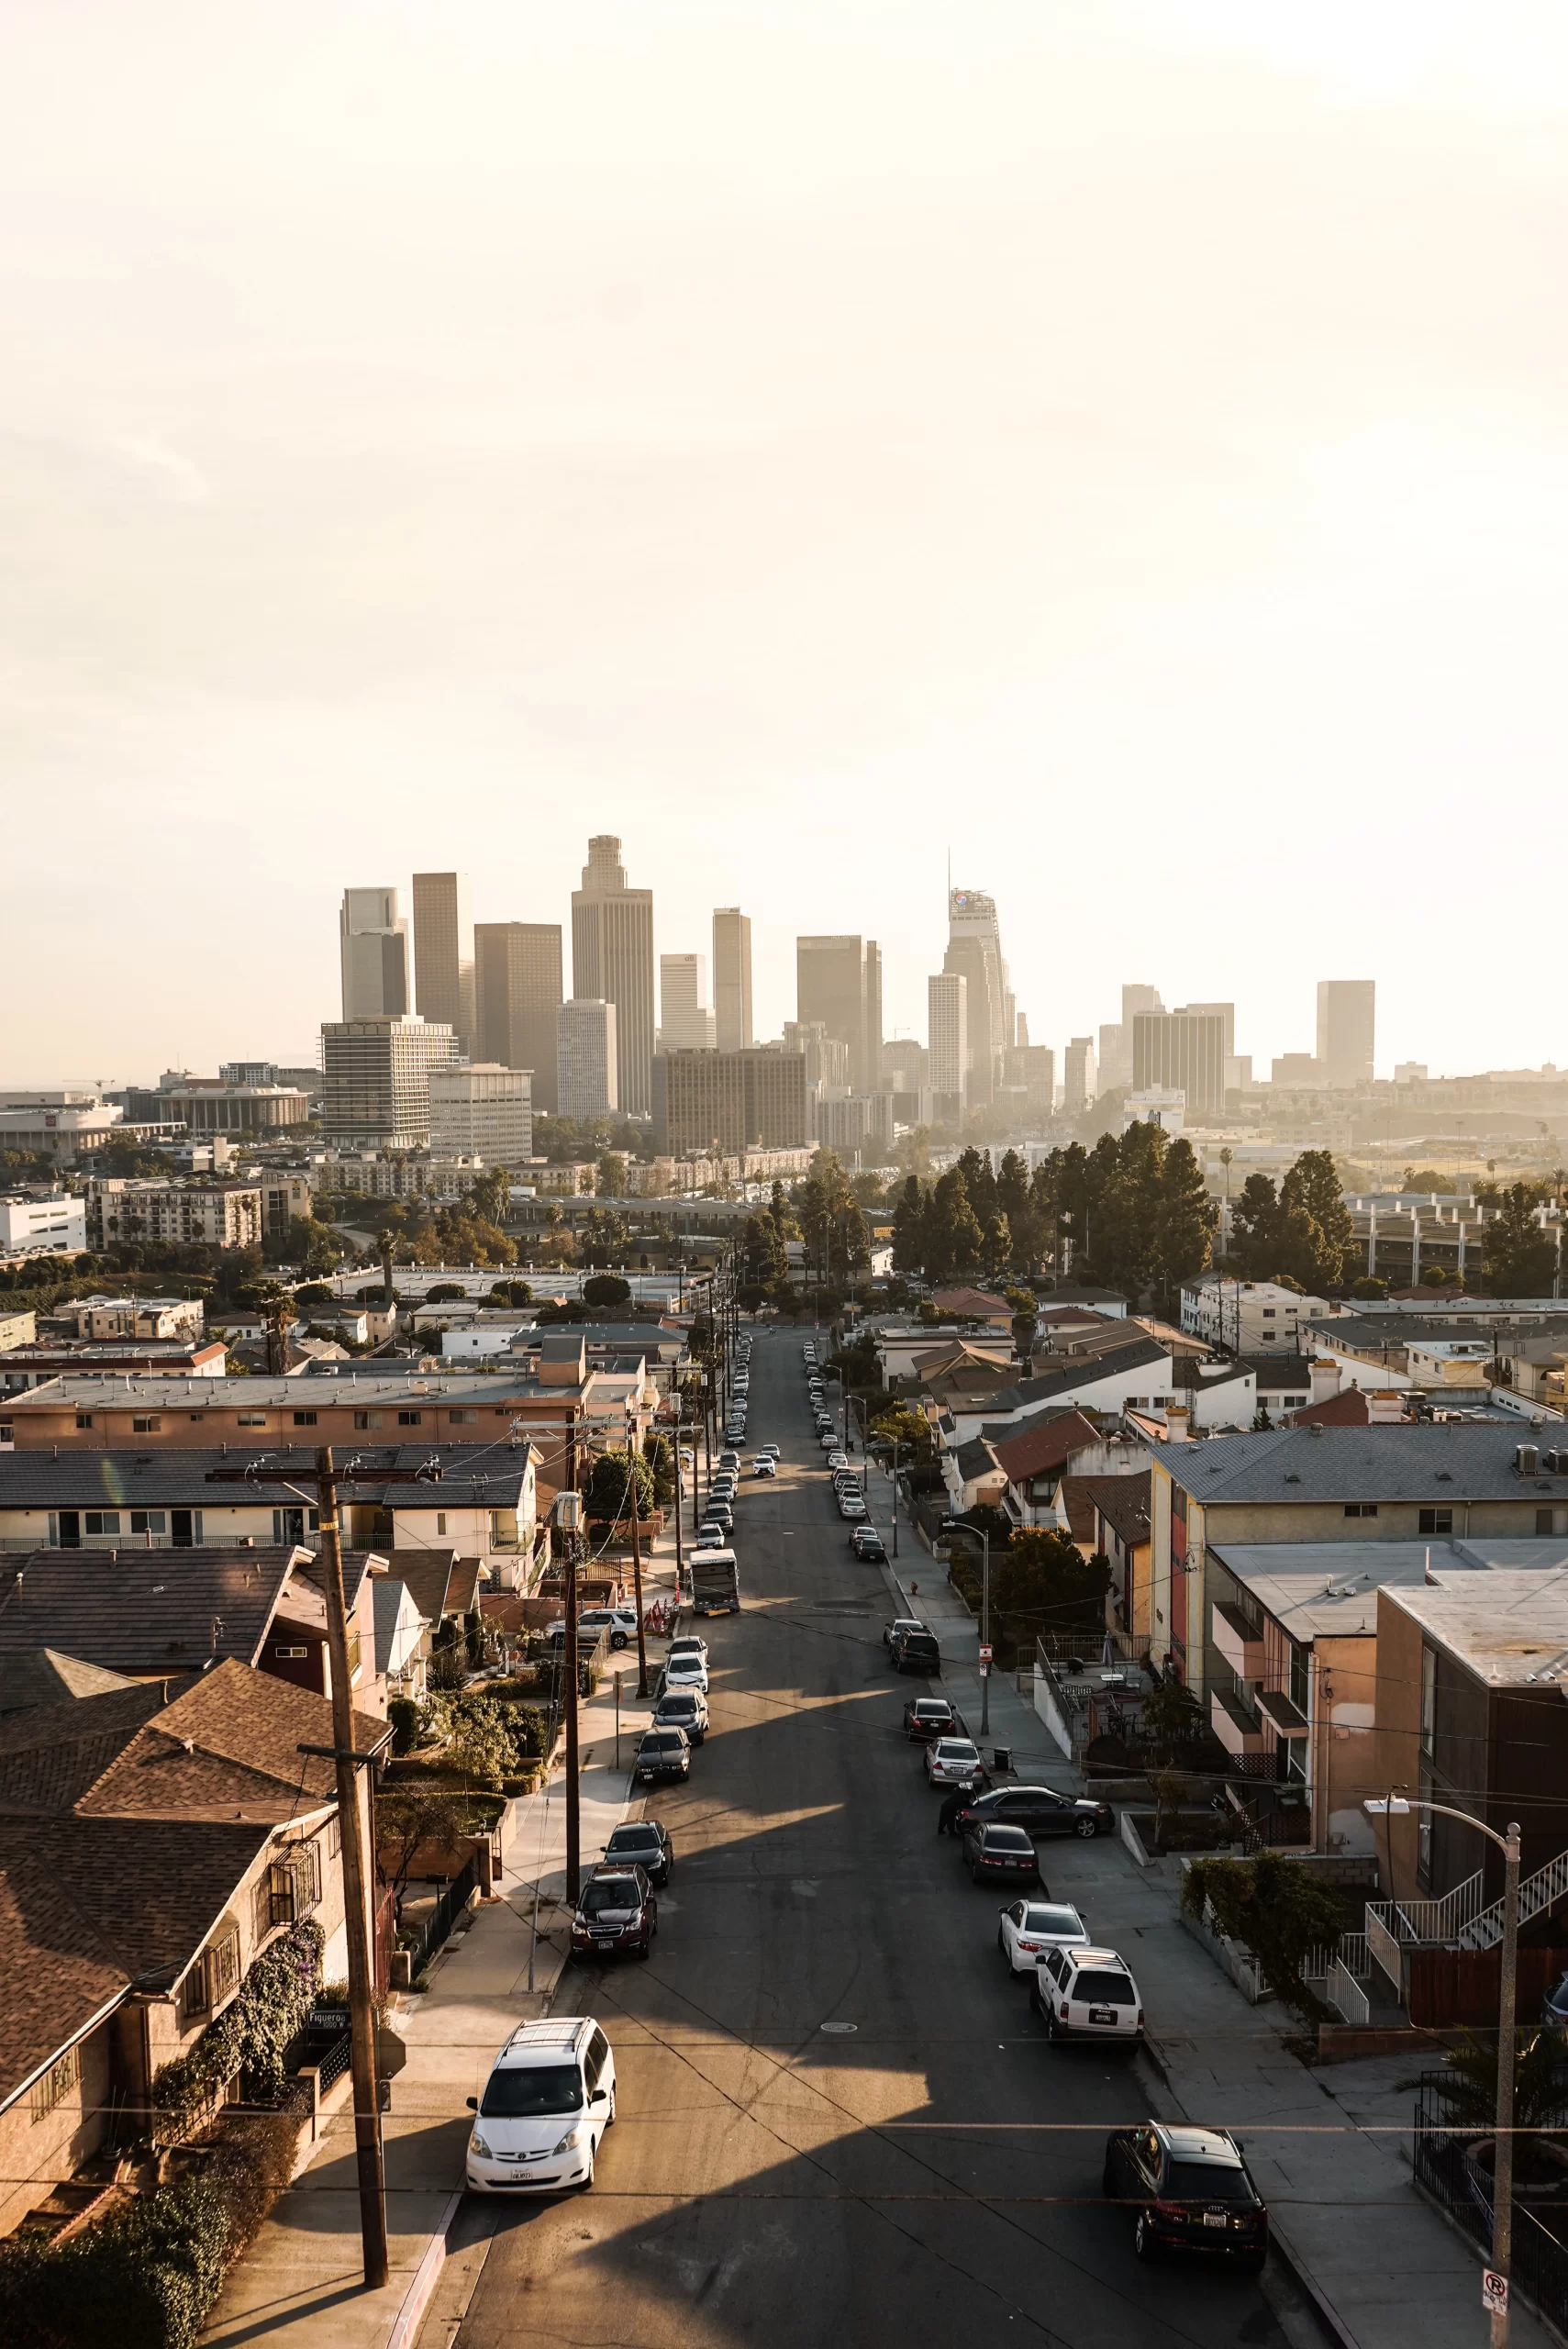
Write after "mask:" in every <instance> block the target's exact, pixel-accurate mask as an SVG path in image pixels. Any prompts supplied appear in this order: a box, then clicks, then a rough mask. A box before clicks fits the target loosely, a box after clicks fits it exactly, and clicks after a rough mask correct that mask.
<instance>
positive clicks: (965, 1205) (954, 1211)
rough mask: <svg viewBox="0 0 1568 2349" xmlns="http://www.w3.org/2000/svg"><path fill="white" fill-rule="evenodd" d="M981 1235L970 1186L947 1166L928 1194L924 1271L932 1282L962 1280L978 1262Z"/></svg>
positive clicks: (982, 1236)
mask: <svg viewBox="0 0 1568 2349" xmlns="http://www.w3.org/2000/svg"><path fill="white" fill-rule="evenodd" d="M983 1246H984V1233H983V1232H982V1230H981V1229H980V1224H979V1221H978V1219H976V1216H975V1213H974V1209H973V1208H972V1207H971V1206H970V1204H969V1189H968V1186H967V1185H966V1184H965V1182H964V1179H963V1175H962V1172H961V1171H960V1169H959V1168H958V1167H956V1166H950V1167H949V1168H948V1171H947V1173H946V1174H945V1175H941V1176H940V1178H939V1180H938V1183H937V1186H936V1188H935V1190H934V1191H933V1192H932V1193H931V1206H930V1212H929V1217H928V1219H927V1230H926V1270H927V1273H928V1274H929V1276H930V1278H931V1279H932V1280H934V1281H951V1280H962V1279H964V1278H966V1277H967V1276H968V1275H971V1274H973V1272H974V1271H975V1270H976V1268H977V1267H978V1265H979V1263H980V1256H981V1250H982V1248H983Z"/></svg>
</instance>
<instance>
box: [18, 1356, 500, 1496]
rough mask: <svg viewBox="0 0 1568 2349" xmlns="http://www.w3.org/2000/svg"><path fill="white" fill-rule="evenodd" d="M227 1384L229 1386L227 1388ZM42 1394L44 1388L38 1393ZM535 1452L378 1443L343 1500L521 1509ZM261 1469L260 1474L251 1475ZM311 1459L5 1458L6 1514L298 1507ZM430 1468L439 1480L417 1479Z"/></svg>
mask: <svg viewBox="0 0 1568 2349" xmlns="http://www.w3.org/2000/svg"><path fill="white" fill-rule="evenodd" d="M225 1384H232V1382H231V1381H226V1382H225ZM35 1391H37V1390H35ZM530 1448H531V1447H528V1446H526V1445H524V1444H522V1443H519V1444H518V1446H517V1450H516V1451H515V1452H514V1451H513V1450H512V1449H511V1448H510V1446H507V1447H506V1449H505V1450H503V1451H500V1452H492V1453H488V1457H487V1458H486V1459H485V1461H484V1464H483V1465H482V1466H480V1465H476V1464H475V1462H474V1458H473V1453H474V1450H475V1447H474V1446H473V1445H472V1444H466V1443H441V1444H435V1443H425V1444H375V1445H369V1446H366V1447H365V1448H363V1449H362V1450H360V1451H357V1452H354V1453H350V1454H348V1455H346V1457H345V1460H344V1462H343V1466H345V1467H347V1466H350V1465H351V1466H352V1467H353V1469H354V1470H355V1474H354V1475H352V1476H351V1477H348V1476H345V1477H344V1479H343V1481H342V1483H341V1484H340V1485H339V1488H338V1489H339V1496H340V1497H341V1498H342V1500H343V1501H344V1502H345V1503H351V1504H355V1505H358V1506H361V1507H371V1508H397V1509H426V1508H516V1507H517V1501H518V1499H519V1498H520V1497H521V1495H522V1490H523V1485H524V1482H525V1480H526V1478H527V1475H528V1452H529V1449H530ZM250 1463H254V1464H256V1466H257V1474H256V1475H254V1476H248V1475H246V1473H245V1472H246V1468H247V1465H248V1464H250ZM314 1465H315V1461H314V1454H313V1453H312V1452H311V1451H310V1450H309V1449H308V1448H307V1447H306V1446H305V1445H301V1446H300V1447H299V1449H298V1459H297V1464H295V1465H293V1466H292V1467H291V1464H290V1461H289V1457H288V1453H287V1450H286V1449H285V1448H284V1447H282V1446H279V1445H276V1444H273V1445H272V1446H269V1447H265V1448H263V1447H258V1448H257V1449H256V1450H255V1451H253V1452H250V1451H241V1450H240V1449H239V1447H238V1446H236V1445H234V1444H230V1445H229V1446H228V1449H227V1451H222V1450H219V1449H218V1448H217V1446H216V1445H214V1446H213V1447H212V1449H211V1450H207V1451H197V1450H195V1448H194V1447H187V1446H186V1445H183V1444H170V1445H167V1446H163V1447H158V1448H155V1449H154V1450H152V1451H150V1452H137V1451H128V1452H120V1451H114V1452H94V1451H83V1452H75V1451H63V1450H62V1451H61V1452H60V1453H58V1454H55V1453H48V1452H41V1451H40V1452H5V1453H0V1509H16V1508H34V1509H38V1508H50V1509H53V1508H204V1507H205V1508H298V1507H299V1498H300V1497H299V1494H298V1492H297V1491H295V1490H294V1489H292V1486H293V1484H294V1482H295V1480H296V1479H297V1478H298V1477H299V1475H301V1474H302V1473H303V1474H305V1475H309V1474H310V1473H311V1471H312V1470H313V1469H314ZM423 1469H432V1470H435V1469H439V1472H440V1473H439V1475H436V1474H433V1473H432V1474H430V1475H419V1473H418V1472H419V1471H420V1470H423Z"/></svg>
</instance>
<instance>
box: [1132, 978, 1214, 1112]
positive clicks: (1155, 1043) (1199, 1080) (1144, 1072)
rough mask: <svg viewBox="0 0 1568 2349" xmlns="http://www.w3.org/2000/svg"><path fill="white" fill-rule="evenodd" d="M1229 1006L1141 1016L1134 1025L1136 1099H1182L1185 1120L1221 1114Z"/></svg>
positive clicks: (1191, 1005)
mask: <svg viewBox="0 0 1568 2349" xmlns="http://www.w3.org/2000/svg"><path fill="white" fill-rule="evenodd" d="M1228 1010H1229V1005H1225V1004H1215V1005H1211V1006H1210V1007H1209V1008H1208V1009H1207V1010H1204V1009H1200V1008H1199V1007H1198V1006H1197V1005H1196V1004H1190V1005H1187V1006H1185V1007H1184V1008H1178V1009H1176V1010H1175V1011H1140V1012H1137V1013H1135V1015H1134V1017H1133V1022H1132V1089H1133V1091H1134V1093H1151V1092H1157V1093H1184V1094H1185V1096H1186V1104H1187V1114H1188V1116H1189V1117H1193V1118H1195V1117H1198V1116H1200V1115H1202V1114H1205V1113H1208V1114H1213V1113H1214V1112H1217V1111H1221V1110H1223V1109H1224V1108H1225V1028H1226V1013H1227V1011H1228Z"/></svg>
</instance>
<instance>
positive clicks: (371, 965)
mask: <svg viewBox="0 0 1568 2349" xmlns="http://www.w3.org/2000/svg"><path fill="white" fill-rule="evenodd" d="M338 952H339V961H340V963H341V967H342V976H343V1017H344V1019H402V1018H403V1016H404V1014H405V1013H406V1011H407V1009H408V924H407V922H406V921H405V920H403V919H402V918H400V917H399V914H398V911H397V892H396V890H395V889H345V890H344V892H343V903H342V906H341V907H340V908H339V914H338Z"/></svg>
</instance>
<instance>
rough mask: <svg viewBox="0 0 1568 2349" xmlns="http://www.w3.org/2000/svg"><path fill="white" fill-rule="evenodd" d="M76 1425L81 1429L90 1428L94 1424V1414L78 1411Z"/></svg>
mask: <svg viewBox="0 0 1568 2349" xmlns="http://www.w3.org/2000/svg"><path fill="white" fill-rule="evenodd" d="M76 1424H77V1426H78V1427H79V1428H90V1427H91V1426H92V1424H93V1414H92V1412H91V1411H78V1412H77V1414H76Z"/></svg>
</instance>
